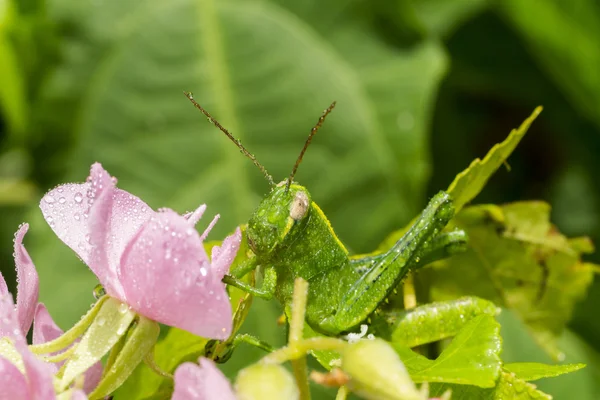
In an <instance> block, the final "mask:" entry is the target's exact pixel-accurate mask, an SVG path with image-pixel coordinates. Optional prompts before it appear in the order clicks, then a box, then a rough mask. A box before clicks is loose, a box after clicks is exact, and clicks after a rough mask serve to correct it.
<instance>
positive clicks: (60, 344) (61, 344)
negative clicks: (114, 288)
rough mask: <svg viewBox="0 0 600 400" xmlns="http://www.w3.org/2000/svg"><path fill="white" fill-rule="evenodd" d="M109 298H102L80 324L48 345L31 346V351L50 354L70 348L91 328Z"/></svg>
mask: <svg viewBox="0 0 600 400" xmlns="http://www.w3.org/2000/svg"><path fill="white" fill-rule="evenodd" d="M108 298H109V297H108V296H103V297H101V298H100V299H99V300H98V301H97V302H96V304H94V306H93V307H92V308H91V309H90V310H89V311H88V312H87V314H85V315H84V316H83V317H82V318H81V319H80V320H79V322H77V323H76V324H75V325H74V326H73V327H72V328H71V329H69V330H68V331H66V332H65V333H63V334H62V335H60V336H59V337H57V338H56V339H54V340H51V341H49V342H46V343H42V344H36V345H31V346H29V350H30V351H31V352H32V353H34V354H48V353H54V352H57V351H60V350H62V349H64V348H66V347H68V346H69V345H70V344H71V343H73V342H75V340H77V338H79V337H80V336H81V335H83V333H84V332H85V331H86V330H87V328H89V326H90V325H91V324H92V322H93V321H94V318H96V315H97V314H98V311H100V308H101V307H102V305H103V304H104V302H105V301H106V300H107V299H108Z"/></svg>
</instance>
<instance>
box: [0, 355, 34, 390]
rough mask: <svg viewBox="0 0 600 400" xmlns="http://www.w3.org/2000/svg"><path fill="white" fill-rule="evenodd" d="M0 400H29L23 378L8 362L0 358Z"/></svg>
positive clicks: (25, 382) (27, 388) (25, 381)
mask: <svg viewBox="0 0 600 400" xmlns="http://www.w3.org/2000/svg"><path fill="white" fill-rule="evenodd" d="M0 371H1V373H0V388H2V390H0V400H15V399H19V400H20V399H30V398H31V397H30V394H29V387H28V385H27V380H26V379H25V376H24V375H23V374H22V373H21V371H19V370H18V368H17V367H15V366H14V365H13V364H12V363H11V362H10V361H8V360H7V359H5V358H3V357H2V356H0Z"/></svg>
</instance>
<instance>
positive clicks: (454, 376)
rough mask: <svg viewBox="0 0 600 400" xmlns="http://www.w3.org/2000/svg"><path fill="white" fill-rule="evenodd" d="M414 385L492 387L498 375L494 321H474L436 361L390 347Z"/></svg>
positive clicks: (498, 348) (483, 318)
mask: <svg viewBox="0 0 600 400" xmlns="http://www.w3.org/2000/svg"><path fill="white" fill-rule="evenodd" d="M392 346H393V347H394V349H395V350H396V351H397V352H398V355H399V356H400V359H401V360H402V362H403V363H404V365H405V366H406V368H407V369H408V372H409V373H410V376H411V378H412V379H413V380H414V381H415V382H446V383H459V384H464V385H476V386H479V387H493V386H494V385H495V383H496V380H497V379H498V374H499V373H500V368H501V360H500V353H501V351H502V339H501V338H500V324H498V322H496V320H495V319H494V318H493V317H490V316H488V315H481V316H479V317H476V318H474V319H473V320H471V321H470V322H469V323H467V324H466V325H465V327H464V328H463V329H462V330H461V331H460V332H459V333H458V335H456V337H455V338H454V339H453V340H452V342H451V343H450V345H449V346H448V347H447V348H446V349H445V350H444V351H443V352H442V354H440V355H439V357H438V358H437V359H435V360H429V359H427V358H425V357H423V356H422V355H420V354H417V353H415V352H414V351H412V350H410V349H409V348H407V347H404V346H401V345H398V344H394V343H392Z"/></svg>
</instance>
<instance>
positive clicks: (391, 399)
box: [342, 339, 424, 400]
mask: <svg viewBox="0 0 600 400" xmlns="http://www.w3.org/2000/svg"><path fill="white" fill-rule="evenodd" d="M342 370H343V371H344V372H346V373H347V374H348V375H349V376H350V378H351V379H350V382H348V385H347V386H348V387H349V388H350V389H351V390H352V391H353V392H355V393H356V394H358V395H359V396H362V397H364V398H365V399H369V400H375V399H377V400H422V399H423V398H424V397H423V395H422V394H420V393H419V391H418V390H417V388H416V386H415V384H414V383H413V381H412V380H411V379H410V376H409V375H408V372H407V371H406V368H405V367H404V364H402V361H400V357H398V354H396V352H395V351H394V349H393V348H392V346H390V345H389V344H388V343H387V342H385V341H384V340H381V339H374V340H361V341H359V342H356V343H352V344H350V345H348V347H347V348H346V349H345V350H344V352H343V354H342Z"/></svg>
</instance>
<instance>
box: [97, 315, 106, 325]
mask: <svg viewBox="0 0 600 400" xmlns="http://www.w3.org/2000/svg"><path fill="white" fill-rule="evenodd" d="M105 323H106V319H105V318H104V317H100V318H98V319H96V324H97V325H98V326H103V325H104V324H105Z"/></svg>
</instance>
